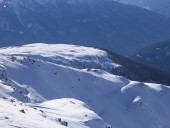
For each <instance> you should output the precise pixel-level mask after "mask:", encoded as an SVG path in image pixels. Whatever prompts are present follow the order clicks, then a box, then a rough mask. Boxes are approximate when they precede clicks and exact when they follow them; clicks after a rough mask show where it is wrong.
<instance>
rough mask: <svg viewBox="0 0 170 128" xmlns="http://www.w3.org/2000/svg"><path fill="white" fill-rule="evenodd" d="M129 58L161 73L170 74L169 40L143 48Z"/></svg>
mask: <svg viewBox="0 0 170 128" xmlns="http://www.w3.org/2000/svg"><path fill="white" fill-rule="evenodd" d="M130 58H131V59H133V60H135V61H138V62H140V63H144V64H147V65H150V66H152V67H155V68H157V69H160V70H162V71H166V72H170V40H167V41H163V42H159V43H156V44H154V45H151V46H149V47H146V48H143V49H141V50H139V51H138V52H136V53H135V54H134V55H132V56H131V57H130Z"/></svg>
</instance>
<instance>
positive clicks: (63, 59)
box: [0, 43, 170, 128]
mask: <svg viewBox="0 0 170 128" xmlns="http://www.w3.org/2000/svg"><path fill="white" fill-rule="evenodd" d="M99 58H100V59H99ZM76 59H77V60H79V61H82V63H84V64H85V65H86V64H87V65H86V66H87V67H88V64H89V63H91V64H93V68H91V67H90V69H88V68H87V67H85V68H79V66H81V65H79V64H77V65H75V64H74V63H73V65H72V63H70V61H69V60H75V61H76ZM98 63H99V64H98ZM99 65H100V67H101V66H103V68H100V67H99ZM109 66H113V67H117V66H121V65H119V64H117V63H115V62H114V61H112V60H110V59H109V58H108V57H107V54H106V52H105V51H102V50H99V49H95V48H89V47H82V46H75V45H64V44H58V45H50V44H40V43H39V44H29V45H25V46H21V47H7V48H1V49H0V67H1V70H0V72H1V75H0V76H1V77H0V79H1V81H0V83H1V84H0V92H1V93H0V94H1V96H0V97H1V98H0V113H2V114H1V115H0V126H3V127H10V128H11V127H26V128H30V127H32V128H40V127H51V128H53V127H58V128H60V127H61V128H64V127H65V126H64V125H65V124H66V122H67V123H68V127H69V128H80V127H81V128H109V124H110V125H112V127H113V128H124V127H129V128H131V127H135V128H143V127H145V128H167V127H170V123H169V118H170V111H169V107H170V104H169V98H170V88H169V87H167V86H164V85H158V84H151V83H140V82H135V81H130V80H128V79H126V78H124V77H121V76H117V75H113V74H111V73H109V72H108V71H107V70H106V69H105V68H104V67H109ZM9 107H10V110H9V109H8V108H9ZM35 120H36V121H35Z"/></svg>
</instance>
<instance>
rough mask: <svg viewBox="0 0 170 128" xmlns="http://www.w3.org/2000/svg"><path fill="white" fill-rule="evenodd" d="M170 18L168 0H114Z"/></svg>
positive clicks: (169, 1)
mask: <svg viewBox="0 0 170 128" xmlns="http://www.w3.org/2000/svg"><path fill="white" fill-rule="evenodd" d="M114 1H117V2H121V3H124V4H129V5H135V6H139V7H142V8H145V9H148V10H151V11H154V12H157V13H160V14H163V15H166V16H170V0H114Z"/></svg>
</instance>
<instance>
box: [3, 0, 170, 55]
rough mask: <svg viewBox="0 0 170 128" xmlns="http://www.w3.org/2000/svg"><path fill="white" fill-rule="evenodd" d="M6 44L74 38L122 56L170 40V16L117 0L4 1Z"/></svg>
mask: <svg viewBox="0 0 170 128" xmlns="http://www.w3.org/2000/svg"><path fill="white" fill-rule="evenodd" d="M0 6H1V7H0V46H1V47H2V46H9V45H20V44H26V43H33V42H46V43H70V44H78V45H85V46H95V47H99V48H105V49H109V50H110V51H114V52H116V53H119V54H122V55H126V56H127V55H128V54H130V53H133V52H135V51H136V50H138V49H140V48H142V47H145V46H148V45H150V44H153V43H155V42H158V41H161V40H166V39H169V37H170V18H167V17H165V16H161V15H158V14H155V13H153V12H151V11H148V10H145V9H141V8H139V7H134V6H129V5H123V4H120V3H117V2H114V1H113V0H1V3H0Z"/></svg>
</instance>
